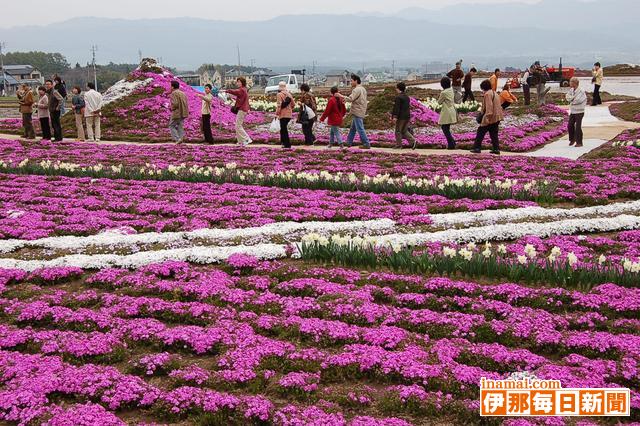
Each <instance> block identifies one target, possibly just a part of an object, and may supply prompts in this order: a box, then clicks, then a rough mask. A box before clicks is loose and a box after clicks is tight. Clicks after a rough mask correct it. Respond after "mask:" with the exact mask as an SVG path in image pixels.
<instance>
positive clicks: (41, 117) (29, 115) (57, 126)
mask: <svg viewBox="0 0 640 426" xmlns="http://www.w3.org/2000/svg"><path fill="white" fill-rule="evenodd" d="M72 92H73V96H72V100H71V104H72V106H73V114H74V115H75V123H76V130H77V138H76V140H79V141H85V140H87V138H86V137H85V131H84V127H85V125H86V128H87V135H88V139H89V140H95V141H100V136H101V135H100V116H101V108H102V95H101V94H100V93H99V92H98V91H96V88H95V85H94V83H88V84H87V90H86V91H85V92H84V93H82V89H81V88H80V87H79V86H75V87H74V88H73V90H72ZM16 95H17V97H18V103H19V108H20V114H21V115H22V127H23V129H24V135H23V136H24V137H25V138H26V139H35V138H36V131H35V128H34V126H33V113H34V109H35V111H36V113H37V117H38V121H39V122H40V131H41V135H42V139H43V140H54V141H57V142H59V141H62V138H63V129H62V124H61V118H62V116H63V115H64V114H65V112H66V104H65V102H66V100H67V88H66V85H65V83H64V81H62V79H61V78H60V77H59V76H54V77H53V79H49V80H46V81H45V83H44V86H40V87H38V97H37V98H36V96H35V95H34V93H33V92H32V90H31V87H30V86H29V85H27V84H23V85H22V86H21V87H20V89H19V90H18V91H17V92H16ZM52 130H53V134H52Z"/></svg>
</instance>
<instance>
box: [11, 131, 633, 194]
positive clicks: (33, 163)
mask: <svg viewBox="0 0 640 426" xmlns="http://www.w3.org/2000/svg"><path fill="white" fill-rule="evenodd" d="M638 137H639V136H638V133H637V131H628V132H625V133H623V134H622V135H620V136H619V137H618V138H617V139H616V140H615V141H612V142H611V143H609V144H605V146H604V147H603V148H601V149H600V150H596V151H594V152H593V153H592V154H591V155H589V156H587V158H584V159H579V160H569V159H553V158H534V157H531V158H530V157H521V156H513V157H506V156H505V157H501V158H495V157H482V158H481V159H478V158H474V157H468V156H448V155H447V156H423V155H418V154H411V153H403V154H401V155H400V154H397V155H396V154H389V153H376V152H366V153H362V152H352V151H348V152H337V151H331V152H325V151H299V152H296V153H295V155H291V154H290V153H288V152H286V153H285V152H282V151H279V150H274V149H271V148H252V149H242V148H238V147H220V146H188V145H187V146H175V145H171V144H162V145H153V146H150V145H104V146H103V145H95V144H88V143H75V142H65V143H55V144H53V143H40V142H26V141H12V140H0V171H5V172H10V173H38V174H66V175H68V176H91V177H120V178H126V179H143V180H148V179H172V180H174V179H181V180H186V181H201V182H205V181H216V182H235V183H247V182H249V181H251V180H252V179H257V178H256V176H258V175H260V174H262V176H263V177H264V178H268V177H269V175H270V174H272V173H275V174H277V173H278V172H281V173H284V174H286V176H285V178H282V179H271V182H267V183H269V184H277V185H280V186H284V187H291V188H323V189H339V190H347V189H348V187H349V186H354V185H355V186H356V187H357V189H361V190H367V191H377V192H380V191H379V190H378V189H376V185H374V181H375V182H388V181H389V179H394V180H395V183H394V184H393V185H386V186H384V192H405V193H418V194H420V193H422V194H431V193H435V194H440V195H445V196H455V195H454V194H453V193H452V191H449V190H448V189H447V190H444V189H439V188H438V187H439V185H440V184H442V183H444V184H445V186H447V188H450V187H454V186H457V185H458V184H457V181H460V180H462V181H465V180H469V179H475V180H480V181H483V182H484V181H485V180H487V179H489V181H490V186H493V187H495V186H496V183H497V182H498V181H499V182H502V183H504V182H505V181H507V180H511V181H517V182H516V183H515V184H514V185H515V191H516V192H522V191H521V190H522V189H524V186H525V185H527V184H530V185H532V188H535V189H536V190H537V192H538V195H540V193H542V195H544V196H543V197H541V199H540V201H542V202H549V201H553V202H573V203H576V204H594V203H595V204H597V203H603V202H609V201H614V200H620V199H638V197H639V196H640V189H639V187H638V185H637V182H638V180H640V155H639V154H640V150H638V148H636V147H634V146H629V147H622V146H620V147H616V146H613V145H614V144H616V143H618V142H620V143H621V142H622V141H624V142H625V143H628V141H635V140H636V139H637V138H638ZM609 147H610V148H609ZM605 150H606V152H615V153H616V154H615V155H613V154H611V155H609V154H607V155H604V154H598V153H603V152H605ZM621 159H622V160H623V161H620V160H621ZM43 162H44V163H43ZM112 166H115V167H116V168H115V171H114V169H112ZM96 167H97V169H96ZM216 168H217V169H220V171H219V173H220V174H219V175H218V176H216ZM83 169H84V170H83ZM141 169H144V170H142V171H141ZM170 170H171V172H169V171H170ZM351 174H353V175H354V176H353V178H351V176H352V175H351ZM243 175H244V176H243ZM310 176H311V177H310ZM365 176H367V177H369V178H371V180H370V181H369V182H366V179H364V177H365ZM350 179H351V180H352V181H350ZM406 179H409V181H406ZM420 179H422V180H423V182H422V183H418V182H415V181H417V180H420ZM276 180H277V182H276ZM336 180H337V181H340V182H343V183H344V184H342V185H340V187H339V188H336V186H335V185H337V184H336V182H335V181H336ZM345 181H346V183H345ZM450 181H455V182H453V184H451V185H447V182H450ZM354 182H355V183H354ZM544 182H547V184H545V183H544ZM257 183H261V184H265V182H264V179H262V180H259V181H258V182H257ZM407 183H411V185H407ZM413 183H415V184H416V185H418V184H419V185H420V187H417V186H416V185H413ZM463 183H464V182H463ZM462 186H463V187H466V186H467V185H466V184H464V185H462ZM392 187H395V188H392ZM474 187H475V186H474ZM484 187H486V185H484V186H483V188H484ZM398 188H399V189H398ZM429 188H432V189H429ZM485 189H486V188H485ZM429 191H433V192H429ZM474 191H475V190H474ZM474 191H465V192H464V193H463V194H462V195H463V196H465V197H475V195H474V194H473V192H474ZM482 192H483V193H484V192H485V191H484V189H483V191H482ZM525 192H526V191H525ZM538 195H532V196H531V197H528V198H529V199H534V200H535V199H536V197H538ZM546 195H550V196H546ZM479 196H480V195H479ZM481 196H484V197H486V194H485V195H481ZM492 196H497V195H496V193H495V191H494V194H492ZM513 197H516V198H517V194H514V195H513ZM539 198H540V197H539Z"/></svg>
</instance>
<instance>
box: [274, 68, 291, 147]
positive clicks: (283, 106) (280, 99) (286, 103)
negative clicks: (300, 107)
mask: <svg viewBox="0 0 640 426" xmlns="http://www.w3.org/2000/svg"><path fill="white" fill-rule="evenodd" d="M278 90H279V92H278V95H277V96H276V104H277V107H276V117H278V120H280V142H281V143H282V147H283V148H285V149H290V148H291V139H289V127H288V126H289V122H290V121H291V117H293V106H294V105H295V100H294V99H293V95H292V94H291V93H289V91H288V90H287V83H285V82H284V81H281V82H280V84H278Z"/></svg>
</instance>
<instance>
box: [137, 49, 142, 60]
mask: <svg viewBox="0 0 640 426" xmlns="http://www.w3.org/2000/svg"><path fill="white" fill-rule="evenodd" d="M138 63H142V50H140V49H138Z"/></svg>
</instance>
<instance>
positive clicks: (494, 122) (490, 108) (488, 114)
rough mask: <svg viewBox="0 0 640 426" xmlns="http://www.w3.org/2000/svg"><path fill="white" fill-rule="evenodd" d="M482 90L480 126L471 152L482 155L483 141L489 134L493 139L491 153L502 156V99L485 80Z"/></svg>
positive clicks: (478, 118)
mask: <svg viewBox="0 0 640 426" xmlns="http://www.w3.org/2000/svg"><path fill="white" fill-rule="evenodd" d="M480 88H481V89H482V92H483V96H482V112H481V113H480V115H478V117H477V120H478V123H479V124H480V126H479V127H478V132H477V133H476V140H475V143H474V145H473V149H472V150H471V152H473V153H474V154H480V153H481V152H482V150H481V148H482V141H483V140H484V137H485V136H486V134H487V133H489V136H490V137H491V146H492V149H491V153H492V154H495V155H500V140H499V139H498V130H499V126H500V122H501V121H502V119H503V118H504V113H503V110H502V106H501V105H500V98H499V96H498V94H497V93H496V92H494V91H493V89H492V88H491V82H490V81H489V80H484V81H483V82H482V83H481V84H480Z"/></svg>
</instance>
